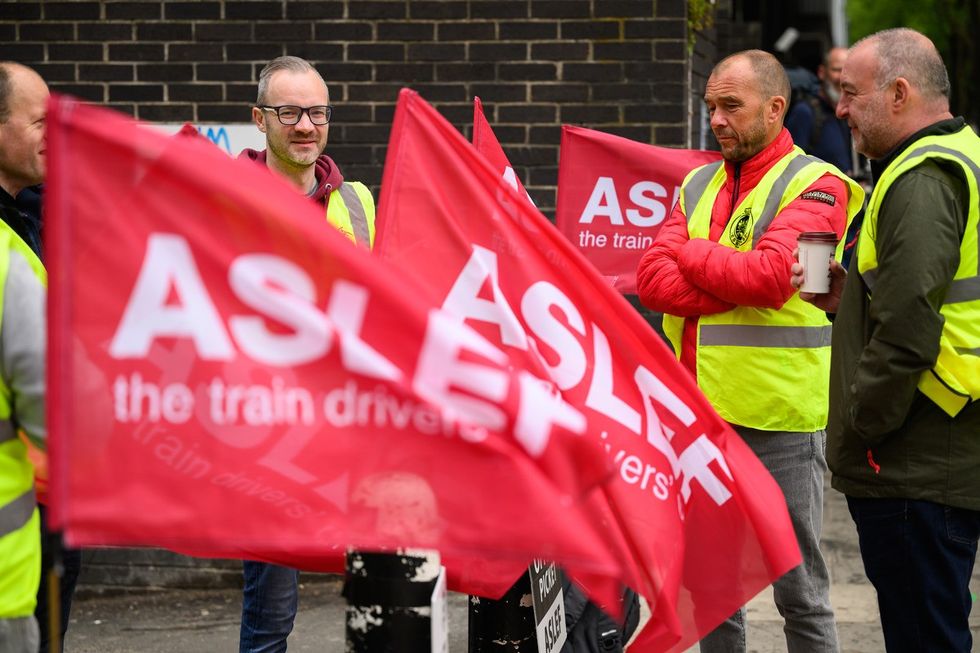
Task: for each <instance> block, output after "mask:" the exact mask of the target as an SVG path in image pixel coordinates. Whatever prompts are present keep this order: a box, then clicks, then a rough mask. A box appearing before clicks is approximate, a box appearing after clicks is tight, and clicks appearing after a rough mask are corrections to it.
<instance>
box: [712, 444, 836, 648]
mask: <svg viewBox="0 0 980 653" xmlns="http://www.w3.org/2000/svg"><path fill="white" fill-rule="evenodd" d="M735 430H736V431H737V432H738V434H739V435H740V436H742V439H743V440H745V443H746V444H748V445H749V447H750V448H751V449H752V451H754V452H755V455H756V456H758V458H759V460H761V461H762V464H764V465H765V466H766V469H768V470H769V473H770V474H772V477H773V478H774V479H775V480H776V483H777V484H778V485H779V487H780V488H781V489H782V491H783V496H785V498H786V506H787V508H788V509H789V516H790V519H791V520H792V522H793V529H794V530H795V531H796V539H797V542H798V543H799V545H800V552H801V553H802V556H803V562H802V563H800V565H799V566H798V567H796V568H794V569H791V570H790V571H788V572H787V573H786V574H784V575H783V576H782V577H781V578H779V579H778V580H777V581H776V582H775V583H773V598H774V600H775V603H776V609H778V610H779V614H780V615H782V617H783V619H784V620H785V622H786V623H785V625H784V626H783V632H784V633H785V635H786V650H787V652H788V653H812V652H820V653H824V652H833V653H836V652H837V651H839V650H840V645H839V644H838V641H837V623H836V622H835V621H834V612H833V609H832V608H831V607H830V577H829V574H828V572H827V564H826V563H825V562H824V559H823V554H822V553H820V528H821V526H822V524H823V477H824V473H825V472H826V471H827V459H826V457H825V451H826V448H827V434H826V432H825V431H817V432H815V433H787V432H771V431H757V430H755V429H748V428H744V427H740V426H736V427H735ZM745 631H746V622H745V608H744V607H742V608H739V610H738V611H737V612H736V613H735V614H733V615H732V616H731V617H729V618H728V619H727V620H725V621H724V622H723V623H722V624H721V625H720V626H718V627H717V628H715V629H714V630H713V631H711V632H710V633H709V634H708V635H706V636H705V637H704V639H702V640H701V652H702V653H722V652H724V653H738V652H744V651H745V650H746V646H745Z"/></svg>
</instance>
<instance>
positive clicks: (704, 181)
mask: <svg viewBox="0 0 980 653" xmlns="http://www.w3.org/2000/svg"><path fill="white" fill-rule="evenodd" d="M723 165H724V161H715V162H714V163H709V164H708V165H706V166H704V167H702V168H701V169H700V170H698V171H697V172H695V173H694V176H692V177H691V179H690V180H689V181H688V182H687V184H685V185H684V213H685V214H686V215H685V217H686V218H687V223H688V224H691V214H692V213H694V209H695V208H697V205H698V202H700V201H701V198H702V197H704V192H705V191H706V190H708V184H710V183H711V180H712V179H714V177H715V174H716V173H717V172H718V169H719V168H720V167H721V166H723Z"/></svg>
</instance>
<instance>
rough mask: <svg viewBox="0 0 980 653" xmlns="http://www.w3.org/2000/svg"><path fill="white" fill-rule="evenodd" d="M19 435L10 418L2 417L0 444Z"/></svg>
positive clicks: (0, 420) (0, 422)
mask: <svg viewBox="0 0 980 653" xmlns="http://www.w3.org/2000/svg"><path fill="white" fill-rule="evenodd" d="M16 437H17V431H16V430H15V429H14V425H13V423H12V422H11V421H10V420H9V419H0V444H3V443H4V442H6V441H7V440H13V439H14V438H16Z"/></svg>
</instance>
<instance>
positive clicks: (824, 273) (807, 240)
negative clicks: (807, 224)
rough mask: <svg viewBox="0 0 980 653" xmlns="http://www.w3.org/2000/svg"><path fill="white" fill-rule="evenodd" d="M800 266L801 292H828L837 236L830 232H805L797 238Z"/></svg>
mask: <svg viewBox="0 0 980 653" xmlns="http://www.w3.org/2000/svg"><path fill="white" fill-rule="evenodd" d="M797 243H798V244H799V247H800V255H799V259H800V265H802V266H803V285H801V286H800V291H801V292H811V293H816V294H820V293H826V292H830V262H831V261H833V260H834V250H835V249H837V234H835V233H834V232H832V231H805V232H803V233H801V234H800V235H799V237H798V238H797Z"/></svg>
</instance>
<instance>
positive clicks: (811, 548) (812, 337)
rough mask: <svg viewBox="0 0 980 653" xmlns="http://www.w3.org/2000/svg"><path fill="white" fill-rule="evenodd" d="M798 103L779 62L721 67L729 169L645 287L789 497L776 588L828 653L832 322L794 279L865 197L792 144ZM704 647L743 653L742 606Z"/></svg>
mask: <svg viewBox="0 0 980 653" xmlns="http://www.w3.org/2000/svg"><path fill="white" fill-rule="evenodd" d="M789 93H790V84H789V80H788V79H787V76H786V73H785V71H784V70H783V68H782V66H781V65H780V64H779V62H778V61H776V59H775V58H774V57H773V56H772V55H770V54H768V53H765V52H762V51H759V50H750V51H747V52H741V53H738V54H735V55H732V56H730V57H728V58H726V59H724V60H722V61H721V62H720V63H719V64H718V65H717V66H715V68H714V70H713V71H712V73H711V76H710V77H709V79H708V83H707V87H706V88H705V95H704V99H705V103H706V105H707V108H708V112H709V114H710V116H711V129H712V131H713V132H714V134H715V136H716V138H717V139H718V143H719V145H720V146H721V153H722V157H723V159H724V160H723V161H720V162H718V163H715V164H708V165H706V166H702V167H701V168H698V169H696V170H694V171H692V172H691V174H689V175H688V177H687V179H686V180H685V181H684V185H683V186H682V188H681V193H680V198H679V201H678V203H677V205H676V206H675V207H674V210H673V213H672V215H671V217H670V219H669V220H668V221H667V222H666V223H665V224H664V226H663V228H662V229H661V231H660V233H659V235H658V236H657V240H656V241H655V242H654V244H653V245H652V246H651V247H650V249H649V250H648V251H647V252H646V253H645V254H644V255H643V258H642V259H641V262H640V266H639V269H638V270H637V287H638V290H639V295H640V299H641V301H643V303H644V304H646V305H647V306H649V307H650V308H652V309H654V310H657V311H661V312H663V313H664V332H665V334H666V335H667V337H668V339H669V340H670V341H671V344H672V345H673V347H674V351H675V352H676V353H677V357H678V358H679V359H680V361H681V363H683V364H684V366H685V367H686V368H687V369H689V370H690V371H691V372H692V373H693V374H694V375H695V376H696V378H697V382H698V387H700V388H701V390H702V391H703V392H704V394H705V396H706V397H707V398H708V400H709V401H710V402H711V404H712V406H713V407H714V408H715V410H717V411H718V414H719V415H721V416H722V417H723V418H724V419H725V420H726V421H728V422H729V423H730V424H732V425H733V426H734V427H735V430H736V431H737V432H738V434H739V435H740V436H741V437H742V438H743V439H744V440H745V442H746V444H748V445H749V446H750V447H751V448H752V450H753V451H754V452H755V454H756V455H757V456H758V457H759V459H760V460H761V461H762V462H763V464H765V466H766V468H767V469H768V470H769V472H770V473H771V474H772V476H773V478H774V479H775V480H776V482H777V483H778V484H779V486H780V488H781V489H782V490H783V495H784V496H785V498H786V504H787V507H788V508H789V514H790V518H791V519H792V521H793V527H794V530H795V532H796V537H797V540H798V542H799V544H800V550H801V552H802V554H803V563H802V564H801V565H799V566H798V567H797V568H795V569H793V570H791V571H790V572H788V573H787V574H785V575H784V576H783V577H782V578H780V579H779V580H778V581H776V583H775V584H774V592H773V596H774V598H775V601H776V605H777V607H778V608H779V611H780V614H782V615H783V617H784V619H785V621H786V626H785V628H784V632H785V635H786V644H787V648H788V649H789V650H791V651H828V652H830V651H837V650H838V644H837V627H836V624H835V622H834V614H833V610H832V609H831V606H830V596H829V591H830V583H829V579H828V575H827V566H826V563H825V562H824V559H823V556H822V555H821V553H820V528H821V524H822V521H823V482H824V479H823V477H824V472H825V471H826V462H825V458H824V450H825V446H826V435H825V432H824V428H825V426H826V424H827V378H828V374H829V369H830V322H829V321H828V319H827V316H826V315H825V314H824V313H823V311H820V310H817V309H816V308H815V307H813V306H811V305H809V304H807V303H805V302H803V301H801V300H800V299H799V296H798V295H797V293H796V292H795V290H794V288H793V287H792V286H791V285H790V283H789V271H790V267H791V266H792V265H793V262H794V260H795V259H794V257H793V250H794V249H795V247H796V240H797V237H798V235H799V234H800V233H802V232H807V231H818V232H832V233H833V236H834V237H835V238H836V239H838V241H840V240H841V236H842V235H843V234H844V232H845V230H846V228H847V224H848V222H849V221H850V219H851V218H853V217H854V215H855V214H856V213H857V212H858V210H859V209H860V207H861V205H862V202H863V199H864V193H863V191H862V190H861V189H860V187H858V186H857V184H855V183H854V182H853V181H851V180H850V179H848V178H847V177H846V176H844V174H843V173H842V172H840V171H839V170H838V169H837V168H834V167H833V166H831V165H830V164H828V163H825V162H823V161H820V160H819V159H815V158H812V157H809V156H807V155H805V154H804V153H803V152H802V150H800V149H799V148H798V147H795V146H794V145H793V140H792V138H791V137H790V135H789V132H788V131H787V130H786V129H784V128H783V118H784V115H785V112H786V104H787V98H788V97H789ZM842 248H843V243H841V244H840V245H839V246H838V258H839V256H840V250H841V249H842ZM725 571H726V570H724V569H719V570H717V573H718V574H724V573H725ZM701 650H702V651H725V652H731V651H745V650H746V641H745V610H744V608H743V609H741V610H739V611H738V612H737V613H736V614H735V615H733V616H732V617H731V618H730V619H728V620H726V621H725V622H724V623H723V624H721V625H720V626H719V627H718V628H716V629H715V630H714V631H713V632H711V633H710V634H708V635H707V636H706V637H705V638H704V639H702V641H701Z"/></svg>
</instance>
